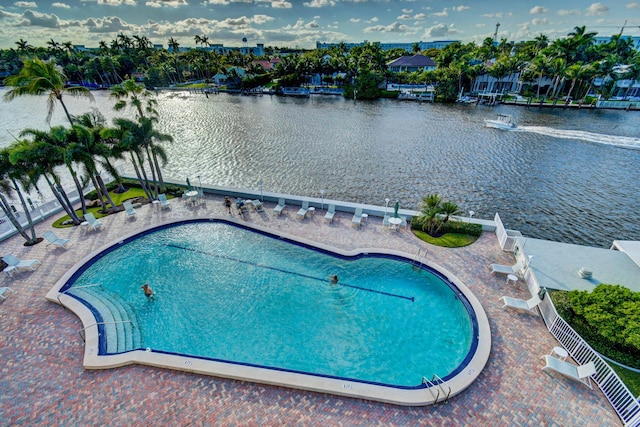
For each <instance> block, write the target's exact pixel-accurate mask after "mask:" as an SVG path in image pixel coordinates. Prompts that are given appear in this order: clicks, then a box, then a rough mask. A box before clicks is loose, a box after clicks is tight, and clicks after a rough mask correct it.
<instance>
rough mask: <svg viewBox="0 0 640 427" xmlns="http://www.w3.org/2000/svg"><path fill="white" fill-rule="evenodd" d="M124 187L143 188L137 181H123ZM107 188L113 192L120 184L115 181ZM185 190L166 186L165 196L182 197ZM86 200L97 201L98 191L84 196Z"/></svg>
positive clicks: (174, 186)
mask: <svg viewBox="0 0 640 427" xmlns="http://www.w3.org/2000/svg"><path fill="white" fill-rule="evenodd" d="M122 185H123V186H124V187H125V188H142V187H141V186H140V182H139V181H138V180H135V179H123V180H122ZM106 187H107V191H109V192H111V191H114V190H115V189H116V188H118V183H117V182H115V181H111V182H110V183H108V184H106ZM184 190H185V188H184V187H181V186H179V185H172V184H165V194H169V195H171V196H174V197H182V193H184ZM84 198H85V199H87V200H97V199H98V194H97V193H96V190H91V191H90V192H88V193H87V194H86V195H85V196H84Z"/></svg>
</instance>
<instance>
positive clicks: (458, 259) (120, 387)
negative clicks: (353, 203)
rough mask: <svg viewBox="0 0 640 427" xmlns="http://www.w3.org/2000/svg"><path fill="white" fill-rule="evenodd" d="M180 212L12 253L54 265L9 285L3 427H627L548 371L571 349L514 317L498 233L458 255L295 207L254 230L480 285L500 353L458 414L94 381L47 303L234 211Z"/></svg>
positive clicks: (465, 395)
mask: <svg viewBox="0 0 640 427" xmlns="http://www.w3.org/2000/svg"><path fill="white" fill-rule="evenodd" d="M171 206H172V208H171V209H164V210H162V209H160V208H159V206H157V205H151V204H149V205H145V206H143V207H141V208H138V209H137V215H136V216H135V217H134V218H127V217H126V215H125V214H124V213H118V214H116V215H111V216H109V217H106V218H103V219H102V221H103V222H104V223H105V227H104V228H103V229H102V230H101V231H91V230H87V231H83V230H81V227H75V228H67V229H57V230H55V232H56V234H58V236H59V237H64V238H70V239H71V240H72V241H73V245H72V246H71V247H70V248H69V249H68V250H66V251H65V250H64V249H60V248H53V247H51V246H50V247H49V248H46V246H45V245H46V243H45V242H43V243H41V244H38V245H36V246H33V247H25V246H23V242H24V240H23V239H22V238H21V237H20V236H16V237H13V238H11V239H9V240H7V241H5V242H2V243H0V245H1V248H2V250H1V251H0V252H1V253H2V254H3V255H4V254H7V253H13V254H14V255H15V256H17V257H18V258H20V259H32V258H37V259H39V260H40V261H42V265H41V266H40V267H39V268H38V269H37V270H36V271H34V272H23V273H19V274H17V275H15V277H13V278H10V277H6V276H5V275H4V274H3V275H2V278H0V286H9V287H11V288H13V289H14V290H15V291H16V293H13V294H11V295H10V296H9V297H8V299H7V300H6V301H4V302H3V303H0V425H3V426H9V425H28V426H35V425H46V426H55V425H60V426H78V425H81V426H92V425H109V426H130V425H149V426H160V425H171V426H200V425H204V426H209V425H210V426H283V425H305V426H325V427H326V426H376V425H384V426H415V425H429V426H433V425H443V426H458V425H473V426H483V425H494V426H525V425H530V426H615V425H622V423H621V421H620V420H619V418H618V417H617V416H616V414H615V412H614V411H613V409H612V408H611V407H610V405H609V403H608V402H607V400H606V398H605V397H604V396H603V395H602V393H600V392H599V391H598V390H597V389H596V390H590V389H589V388H587V387H585V386H584V385H582V384H579V383H577V382H574V381H572V380H570V379H568V378H565V377H562V376H559V375H549V374H547V373H544V372H543V371H542V370H541V367H542V361H541V359H540V357H541V356H542V355H544V354H549V353H550V351H551V349H552V348H553V347H554V346H555V345H557V343H556V341H555V340H554V338H553V337H552V336H551V335H550V334H549V333H548V332H547V330H546V328H545V326H544V324H543V321H542V318H541V317H540V316H535V315H531V314H528V313H520V312H515V311H512V310H506V309H502V308H501V306H502V304H501V303H500V302H499V298H500V297H501V296H503V295H510V296H515V297H520V298H526V297H528V296H529V295H528V291H527V290H526V287H525V285H524V284H522V283H521V282H520V283H518V284H517V285H514V284H513V283H510V284H507V283H506V281H505V277H504V276H502V275H491V274H490V273H489V270H488V265H489V264H490V263H492V262H500V263H503V264H511V263H513V257H512V255H511V254H509V253H506V252H503V251H502V250H501V249H500V246H499V244H498V241H497V239H496V237H495V235H494V234H493V233H484V234H483V235H482V236H481V237H480V239H479V240H478V241H477V242H476V243H474V244H473V245H471V246H468V247H466V248H458V249H446V248H440V247H434V246H431V245H428V244H426V243H423V242H421V241H420V240H418V239H417V238H415V237H414V236H413V235H412V234H411V232H410V231H407V230H404V229H401V230H400V231H399V232H393V231H391V230H389V229H387V228H385V227H383V226H382V220H381V219H380V218H369V222H368V223H367V224H365V225H363V226H362V227H360V228H359V229H357V228H353V227H352V226H351V217H352V215H350V214H346V213H341V212H339V213H337V214H336V217H335V219H334V221H333V224H330V225H329V224H325V222H324V219H323V216H324V211H321V210H319V209H318V211H317V212H316V215H315V216H313V217H309V218H307V219H305V220H303V221H300V220H298V219H296V212H297V208H294V207H288V208H287V209H285V211H284V213H283V214H282V215H281V216H279V217H276V216H273V215H271V209H270V208H272V207H273V205H272V204H265V212H264V213H262V214H257V213H255V212H251V213H250V214H249V215H248V216H247V220H246V221H247V223H249V224H259V225H261V226H264V227H267V228H269V229H271V230H274V231H281V232H284V233H287V234H290V235H294V236H300V237H304V238H306V239H309V240H312V241H317V242H322V243H325V244H329V245H332V246H335V247H338V248H343V249H357V248H378V247H379V248H391V249H396V250H401V251H404V252H406V253H408V254H411V255H413V254H415V253H416V251H417V250H418V248H422V249H423V250H424V249H427V251H428V255H427V258H428V259H429V260H431V261H433V262H435V263H437V264H439V265H441V266H443V267H444V268H446V269H448V270H449V271H451V272H452V273H454V274H455V275H456V276H457V277H458V278H460V279H461V280H462V281H463V282H464V283H466V285H467V286H468V287H469V288H470V289H471V291H472V292H474V294H475V295H476V296H477V298H478V299H479V300H480V302H481V303H482V304H483V306H484V309H485V310H486V312H487V315H488V317H489V322H490V325H491V333H492V340H493V341H492V349H491V356H490V359H489V362H488V364H487V366H486V367H485V369H484V371H483V372H482V374H481V375H480V376H479V378H478V379H477V380H476V381H475V382H474V383H473V384H472V385H471V387H469V388H468V389H466V390H465V391H463V392H462V393H461V394H459V395H457V396H454V397H453V398H451V400H450V402H449V403H446V404H445V403H441V404H438V405H437V406H435V407H433V406H426V407H401V406H394V405H389V404H383V403H376V402H370V401H365V400H358V399H352V398H344V397H337V396H333V395H326V394H321V393H313V392H305V391H298V390H293V389H288V388H282V387H274V386H268V385H262V384H253V383H248V382H242V381H235V380H228V379H221V378H215V377H209V376H202V375H196V374H191V373H185V372H177V371H171V370H166V369H158V368H152V367H146V366H139V365H131V366H126V367H123V368H117V369H111V370H97V371H91V370H85V369H84V368H83V367H82V357H83V349H84V343H83V342H82V340H81V338H80V337H79V334H78V331H79V330H80V329H81V328H82V324H81V322H80V320H79V319H78V318H77V317H76V316H75V315H74V314H72V313H71V312H69V311H67V310H66V309H65V308H63V307H62V306H60V305H57V304H55V303H51V302H48V301H46V300H45V298H44V296H45V294H46V293H47V292H48V291H49V290H50V289H51V287H52V286H53V284H54V283H55V282H56V281H57V280H58V279H59V278H60V277H61V276H62V275H63V274H64V273H65V272H66V271H67V270H68V269H69V268H71V267H72V266H73V265H74V264H75V263H76V262H77V261H78V260H80V259H82V258H83V257H84V256H85V255H87V254H89V253H90V252H92V251H94V250H96V249H98V248H100V247H101V246H103V245H104V244H106V243H108V242H111V241H115V240H116V239H118V238H119V237H121V236H123V235H125V234H128V233H130V232H132V231H135V230H137V229H143V228H146V227H149V226H151V225H154V224H159V223H161V222H163V221H166V220H169V219H177V218H190V217H194V216H198V217H205V216H218V217H222V218H228V217H230V216H229V215H228V214H227V212H226V210H225V208H224V206H223V205H222V199H221V198H220V197H213V196H208V197H207V199H206V203H204V204H202V205H196V206H191V205H190V204H188V203H184V202H182V201H178V200H173V201H172V205H171ZM231 218H234V219H237V216H231ZM53 219H54V218H51V219H49V220H45V221H44V222H43V223H40V224H38V225H37V227H36V228H37V231H38V235H39V236H41V235H42V233H43V232H44V231H47V230H51V229H52V227H51V223H52V221H53ZM416 345H420V343H416Z"/></svg>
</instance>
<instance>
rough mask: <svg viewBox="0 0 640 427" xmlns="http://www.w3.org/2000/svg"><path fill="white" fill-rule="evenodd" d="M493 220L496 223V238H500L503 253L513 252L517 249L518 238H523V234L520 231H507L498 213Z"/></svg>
mask: <svg viewBox="0 0 640 427" xmlns="http://www.w3.org/2000/svg"><path fill="white" fill-rule="evenodd" d="M493 220H494V222H495V223H496V236H498V242H500V247H501V248H502V250H503V251H509V252H513V251H514V249H515V248H516V242H517V236H522V234H520V232H518V231H512V230H507V229H506V228H504V225H503V224H502V220H501V219H500V215H498V214H497V213H496V216H495V217H493Z"/></svg>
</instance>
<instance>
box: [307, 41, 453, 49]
mask: <svg viewBox="0 0 640 427" xmlns="http://www.w3.org/2000/svg"><path fill="white" fill-rule="evenodd" d="M456 42H458V40H437V41H432V42H423V41H420V42H417V44H418V49H420V50H421V51H422V50H427V49H444V48H445V47H447V46H449V45H450V44H452V43H456ZM367 43H368V42H367V41H366V40H365V41H364V42H362V43H344V45H345V47H346V48H347V50H351V48H354V47H356V46H364V45H365V44H367ZM340 44H342V43H322V42H316V49H330V48H332V47H334V46H339V45H340ZM372 44H377V45H379V46H380V48H381V49H382V50H384V51H386V50H391V49H404V50H406V51H407V52H411V51H413V47H414V45H415V44H416V42H413V43H380V42H372Z"/></svg>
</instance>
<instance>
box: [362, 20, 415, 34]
mask: <svg viewBox="0 0 640 427" xmlns="http://www.w3.org/2000/svg"><path fill="white" fill-rule="evenodd" d="M409 30H410V28H409V27H408V26H407V25H404V24H401V23H400V22H397V21H396V22H394V23H393V24H390V25H386V26H385V25H375V26H373V27H367V28H365V29H364V30H363V31H364V32H365V33H405V32H407V31H409Z"/></svg>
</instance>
